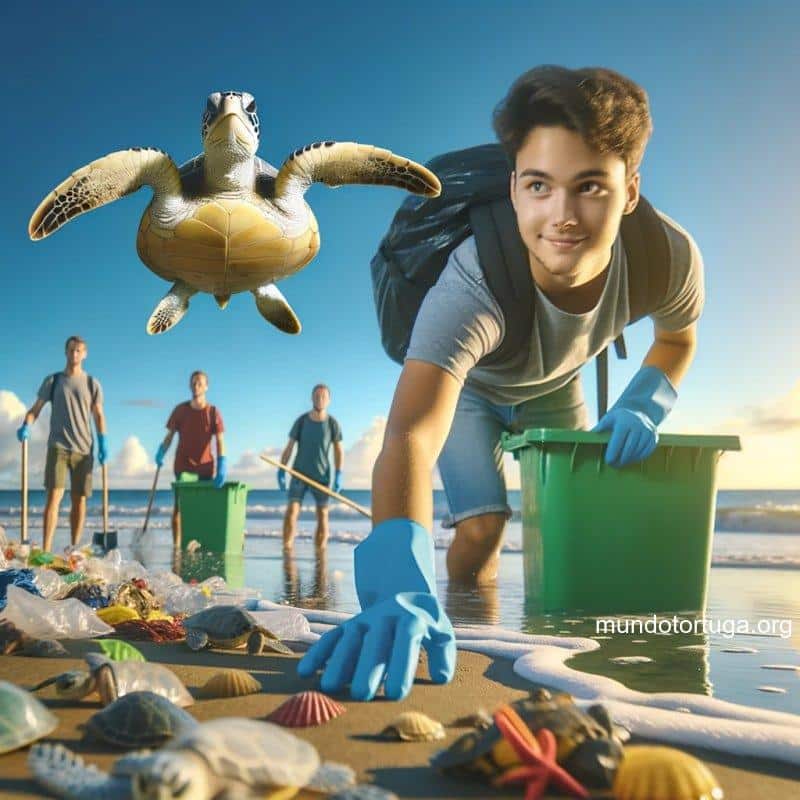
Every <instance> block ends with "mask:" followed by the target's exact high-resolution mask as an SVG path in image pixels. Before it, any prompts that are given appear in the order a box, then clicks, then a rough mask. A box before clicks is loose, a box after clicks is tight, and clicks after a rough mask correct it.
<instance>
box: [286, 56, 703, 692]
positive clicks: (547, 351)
mask: <svg viewBox="0 0 800 800" xmlns="http://www.w3.org/2000/svg"><path fill="white" fill-rule="evenodd" d="M494 127H495V131H496V133H497V135H498V138H499V140H500V143H501V145H502V146H503V148H504V150H505V151H506V154H507V155H508V156H509V159H510V161H511V164H512V170H513V171H512V173H511V179H510V186H509V195H510V200H511V204H512V206H513V208H514V212H515V214H516V223H517V228H518V230H519V234H520V236H521V239H522V242H523V243H524V245H525V248H526V249H527V255H528V262H529V267H530V271H531V275H532V278H533V284H534V287H533V291H534V296H533V298H532V300H533V302H534V304H535V314H534V317H533V319H534V325H533V329H532V330H531V331H530V339H529V342H528V343H527V345H526V346H523V347H521V348H520V350H519V352H512V353H509V354H506V353H503V360H502V361H501V362H499V363H496V362H490V364H491V365H490V366H488V365H486V366H485V365H484V364H480V365H479V364H478V362H479V361H480V360H481V359H482V358H483V356H485V355H487V354H489V353H492V352H493V351H495V350H497V349H498V347H499V345H500V343H501V342H502V341H503V338H504V336H505V334H506V320H505V319H504V317H503V312H502V309H501V308H500V307H499V305H498V303H497V301H496V299H495V298H494V297H493V296H492V294H491V292H490V291H489V290H488V288H487V286H486V279H485V276H484V272H483V270H482V269H481V267H482V266H483V267H486V268H487V269H489V268H490V267H491V265H481V264H480V263H479V262H478V256H477V251H476V246H475V242H474V240H473V239H471V238H470V239H467V240H466V241H464V242H463V243H462V244H461V245H460V246H459V247H458V248H456V249H455V250H454V251H453V252H452V253H451V254H450V260H449V262H448V264H447V266H446V267H445V269H444V271H443V272H442V274H441V276H440V278H439V281H438V283H437V284H436V285H435V286H434V287H433V288H432V289H431V290H430V291H429V292H428V294H427V295H426V297H425V299H424V301H423V304H422V306H421V308H420V311H419V315H418V316H417V320H416V323H415V326H414V330H413V333H412V336H411V341H410V345H409V348H408V352H407V355H406V360H405V364H404V366H403V371H402V374H401V376H400V380H399V382H398V385H397V389H396V391H395V395H394V400H393V403H392V408H391V411H390V413H389V419H388V422H387V425H386V433H385V436H384V441H383V448H382V450H381V453H380V456H379V457H378V459H377V461H376V463H375V469H374V471H373V482H372V514H373V522H374V524H375V527H374V529H373V531H372V533H371V534H370V535H369V536H368V537H367V538H366V539H365V540H364V541H363V542H362V543H361V544H359V545H358V547H357V548H356V551H355V584H356V591H357V593H358V598H359V602H360V604H361V609H362V610H361V613H360V614H357V615H356V616H355V617H353V618H352V619H351V620H348V621H347V622H345V623H344V624H343V625H341V626H339V627H338V628H336V629H334V630H332V631H330V632H328V633H326V634H325V635H324V636H322V638H321V639H320V640H319V642H317V643H315V644H314V646H313V647H312V648H311V649H310V650H309V651H308V653H307V654H306V655H305V656H304V657H303V659H302V660H301V661H300V664H299V665H298V672H299V673H300V674H301V675H302V676H308V675H311V674H313V672H314V671H315V670H317V669H321V668H323V669H324V672H323V675H322V679H321V687H322V689H323V691H326V692H331V691H337V690H339V689H341V687H342V686H345V685H347V684H350V693H351V695H352V696H353V697H354V698H356V699H359V700H369V699H371V698H372V697H374V695H375V693H376V692H377V691H378V689H379V688H380V686H381V685H383V687H384V693H385V695H386V696H387V697H388V698H390V699H399V698H402V697H404V696H405V695H406V694H408V692H409V690H410V689H411V685H412V682H413V679H414V674H415V672H416V666H417V661H418V655H419V648H420V646H424V647H425V649H426V651H427V655H428V668H429V672H430V676H431V678H432V680H433V681H434V682H437V683H444V682H447V681H449V680H450V679H451V678H452V676H453V673H454V670H455V659H456V648H455V636H454V634H453V628H452V625H451V624H450V621H449V620H448V618H447V615H446V613H445V612H444V610H443V608H442V606H441V604H440V603H439V600H438V598H437V596H436V578H435V574H434V558H433V555H434V554H433V546H432V543H431V536H430V530H431V527H432V491H431V489H432V487H431V473H432V471H433V468H434V466H435V465H436V463H437V459H438V464H439V471H440V473H441V475H442V482H443V483H444V486H445V490H446V494H447V499H448V504H449V506H450V512H451V518H450V523H451V524H454V525H455V528H456V533H455V537H454V539H453V542H452V544H451V545H450V549H449V551H448V554H447V568H448V573H449V577H450V579H451V581H453V580H455V581H470V582H473V583H478V584H480V583H490V582H492V581H494V579H495V577H496V574H497V563H498V553H499V550H500V545H501V542H502V536H503V530H504V527H505V524H506V520H507V517H508V504H507V501H506V495H505V483H504V480H503V475H502V452H501V447H500V434H501V432H502V431H504V430H508V431H517V430H520V429H522V428H525V427H573V428H580V427H585V426H586V423H587V414H586V410H585V407H584V403H583V397H582V392H581V388H580V382H579V381H580V378H579V375H578V371H579V370H580V368H581V367H582V366H583V365H584V364H585V363H587V361H588V360H589V359H591V358H592V357H593V356H594V355H596V354H597V353H598V352H600V350H602V349H603V348H604V347H605V346H606V345H607V344H608V343H610V342H612V341H613V340H614V338H615V337H616V336H617V334H618V333H619V332H620V331H621V330H622V328H623V327H624V326H625V325H626V324H627V323H628V322H629V321H630V320H631V313H630V309H629V300H628V291H627V288H628V264H627V262H626V258H625V252H624V248H623V247H622V246H621V242H620V225H621V221H622V217H623V216H624V215H627V214H631V213H632V212H633V211H634V209H635V208H636V206H637V204H638V202H639V184H640V175H639V165H640V163H641V160H642V157H643V154H644V149H645V146H646V144H647V140H648V138H649V136H650V132H651V130H652V122H651V119H650V111H649V107H648V100H647V94H646V93H645V92H644V90H643V89H642V88H641V87H639V86H638V85H637V84H635V83H634V82H633V81H631V80H630V79H628V78H626V77H624V76H623V75H620V74H618V73H616V72H613V71H612V70H607V69H599V68H587V69H580V70H571V69H566V68H564V67H555V66H543V67H537V68H535V69H533V70H530V71H529V72H527V73H525V74H524V75H522V76H521V77H520V78H519V79H518V80H517V81H516V82H515V83H514V85H513V86H512V87H511V89H510V91H509V93H508V95H507V96H506V97H505V98H504V100H503V101H502V102H501V103H500V105H499V106H498V108H497V109H496V111H495V118H494ZM661 222H662V223H663V230H664V234H665V237H666V241H667V244H668V248H669V260H670V265H669V269H670V272H669V275H670V279H669V285H668V288H667V293H666V295H665V297H664V300H663V302H662V303H661V305H660V307H658V308H656V309H651V311H650V316H651V318H652V320H653V326H654V327H653V331H654V336H653V344H652V346H651V347H650V349H649V351H648V353H647V355H646V356H645V359H644V363H643V365H642V367H641V369H640V370H639V371H638V372H637V373H636V375H634V377H633V379H632V380H631V381H630V383H629V384H628V386H627V387H626V389H625V391H624V392H623V393H622V395H621V396H620V397H619V399H618V400H617V402H616V403H615V405H614V406H613V407H612V408H611V410H610V411H609V412H608V413H607V414H605V415H604V416H603V417H602V419H601V420H600V422H599V424H598V426H597V428H596V429H597V430H605V431H609V432H610V439H609V444H608V447H607V448H606V455H605V459H606V461H607V462H608V463H609V464H610V465H611V466H613V467H621V466H625V465H626V464H631V463H635V462H636V461H640V460H642V459H644V458H647V457H648V456H649V455H650V454H651V453H652V452H653V450H654V449H655V447H656V444H657V441H658V437H657V428H658V426H659V425H660V424H661V422H662V421H663V420H664V418H665V417H666V415H667V414H668V413H669V411H670V409H671V408H672V406H673V404H674V402H675V400H676V398H677V392H676V389H675V387H676V386H678V384H679V382H680V380H681V378H682V377H683V375H684V374H685V373H686V371H687V369H688V368H689V365H690V364H691V362H692V359H693V357H694V351H695V346H696V324H697V319H698V317H699V316H700V312H701V310H702V306H703V280H702V261H701V258H700V254H699V251H698V250H697V247H696V246H695V244H694V242H693V241H692V239H691V237H689V235H688V234H687V233H686V232H685V231H683V230H682V229H681V228H680V227H679V226H678V225H677V224H676V223H674V222H673V221H672V220H670V219H668V218H667V217H666V216H663V215H661ZM501 352H502V351H501ZM484 363H486V362H484Z"/></svg>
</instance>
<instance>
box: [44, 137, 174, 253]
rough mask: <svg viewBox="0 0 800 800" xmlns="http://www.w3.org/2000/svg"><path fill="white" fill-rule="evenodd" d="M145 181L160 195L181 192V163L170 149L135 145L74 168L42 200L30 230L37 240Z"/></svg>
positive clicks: (143, 183)
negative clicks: (176, 163)
mask: <svg viewBox="0 0 800 800" xmlns="http://www.w3.org/2000/svg"><path fill="white" fill-rule="evenodd" d="M145 185H147V186H152V188H153V190H154V191H155V193H156V195H157V196H158V195H159V194H174V195H178V194H180V191H181V180H180V175H179V174H178V167H177V166H176V165H175V162H174V161H173V160H172V159H171V158H170V157H169V156H168V155H167V154H166V153H162V152H161V151H160V150H156V149H155V148H134V149H132V150H119V151H117V152H116V153H110V154H109V155H107V156H103V158H98V159H97V160H96V161H92V163H91V164H87V165H86V166H85V167H81V168H80V169H79V170H77V171H76V172H73V173H72V175H70V176H69V178H67V179H66V180H65V181H62V182H61V183H59V184H58V186H56V188H55V189H53V191H52V192H50V194H49V195H47V197H45V199H44V200H42V202H41V203H39V206H38V208H37V209H36V211H34V212H33V216H32V217H31V219H30V222H29V223H28V234H29V236H30V237H31V239H33V240H34V241H36V240H38V239H44V238H45V236H49V235H50V234H51V233H53V232H54V231H57V230H58V229H59V228H60V227H61V226H62V225H65V224H66V223H67V222H69V221H70V220H71V219H72V218H73V217H77V216H78V215H79V214H83V213H85V212H86V211H91V210H92V209H93V208H98V207H99V206H103V205H105V204H106V203H110V202H112V201H113V200H119V198H120V197H124V196H125V195H127V194H131V193H132V192H135V191H136V190H137V189H140V188H141V187H142V186H145Z"/></svg>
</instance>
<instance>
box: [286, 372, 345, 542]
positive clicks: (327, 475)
mask: <svg viewBox="0 0 800 800" xmlns="http://www.w3.org/2000/svg"><path fill="white" fill-rule="evenodd" d="M311 402H312V405H313V408H312V409H311V411H309V412H307V413H305V414H303V415H301V416H299V417H298V418H297V419H296V420H295V421H294V425H292V429H291V430H290V431H289V441H288V442H287V443H286V447H285V448H284V450H283V453H282V454H281V464H287V463H288V462H289V459H290V458H291V457H292V451H293V450H294V446H295V444H297V456H296V457H295V460H294V465H293V466H294V469H295V471H296V472H300V473H302V474H303V475H306V476H307V477H309V478H311V479H312V480H314V481H316V482H317V483H321V484H323V485H324V486H330V485H331V462H330V451H331V449H333V460H334V469H335V473H334V478H333V491H334V492H339V491H340V490H341V488H342V461H343V451H342V429H341V427H340V425H339V423H338V422H337V421H336V419H334V418H333V417H332V416H331V415H330V414H328V410H327V409H328V405H329V404H330V402H331V392H330V389H329V388H328V387H327V386H326V385H325V384H324V383H318V384H317V385H316V386H315V387H314V388H313V389H312V391H311ZM278 486H279V487H280V488H281V490H282V491H284V492H285V491H286V471H285V470H283V469H281V470H278ZM309 490H310V491H311V493H312V494H313V495H314V501H315V502H316V507H317V530H316V533H315V536H314V543H315V545H316V546H317V548H322V547H324V546H325V544H326V542H327V541H328V499H329V498H328V495H327V494H325V492H322V491H320V490H319V489H315V488H313V487H312V486H309V485H308V484H307V483H306V482H305V481H301V480H300V479H299V478H295V477H292V480H291V482H290V483H289V502H288V503H287V505H286V514H285V516H284V519H283V549H284V550H286V551H289V550H291V549H292V547H293V545H294V537H295V534H296V533H297V518H298V516H299V515H300V505H301V503H302V501H303V496H304V495H305V493H306V491H309Z"/></svg>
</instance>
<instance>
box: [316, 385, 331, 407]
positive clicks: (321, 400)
mask: <svg viewBox="0 0 800 800" xmlns="http://www.w3.org/2000/svg"><path fill="white" fill-rule="evenodd" d="M311 402H312V403H313V404H314V410H315V411H324V410H325V409H326V408H327V407H328V403H330V402H331V396H330V393H329V392H328V390H327V389H314V391H313V392H312V393H311Z"/></svg>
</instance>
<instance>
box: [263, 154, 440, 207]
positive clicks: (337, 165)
mask: <svg viewBox="0 0 800 800" xmlns="http://www.w3.org/2000/svg"><path fill="white" fill-rule="evenodd" d="M315 181H320V182H321V183H326V184H328V186H341V185H343V184H346V183H365V184H367V183H378V184H384V185H386V186H396V187H397V188H398V189H405V190H407V191H409V192H412V193H413V194H421V195H424V196H425V197H437V196H438V195H439V193H440V192H441V190H442V187H441V184H440V183H439V179H438V178H437V177H436V176H435V175H434V174H433V173H432V172H431V171H430V170H428V169H426V168H425V167H423V166H422V165H421V164H417V163H416V162H414V161H411V160H409V159H407V158H404V157H403V156H398V155H395V154H394V153H392V152H391V150H384V149H383V148H380V147H373V146H372V145H368V144H358V143H357V142H315V143H314V144H309V145H306V146H305V147H303V148H302V149H300V150H295V151H294V153H292V154H291V155H290V156H289V158H287V159H286V161H284V162H283V166H281V168H280V171H279V172H278V175H277V177H276V178H275V198H274V199H275V201H276V202H280V200H281V199H282V198H283V197H290V196H291V195H296V194H297V193H298V192H299V193H300V194H303V193H304V192H305V191H306V189H308V187H309V186H311V184H312V183H314V182H315Z"/></svg>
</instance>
